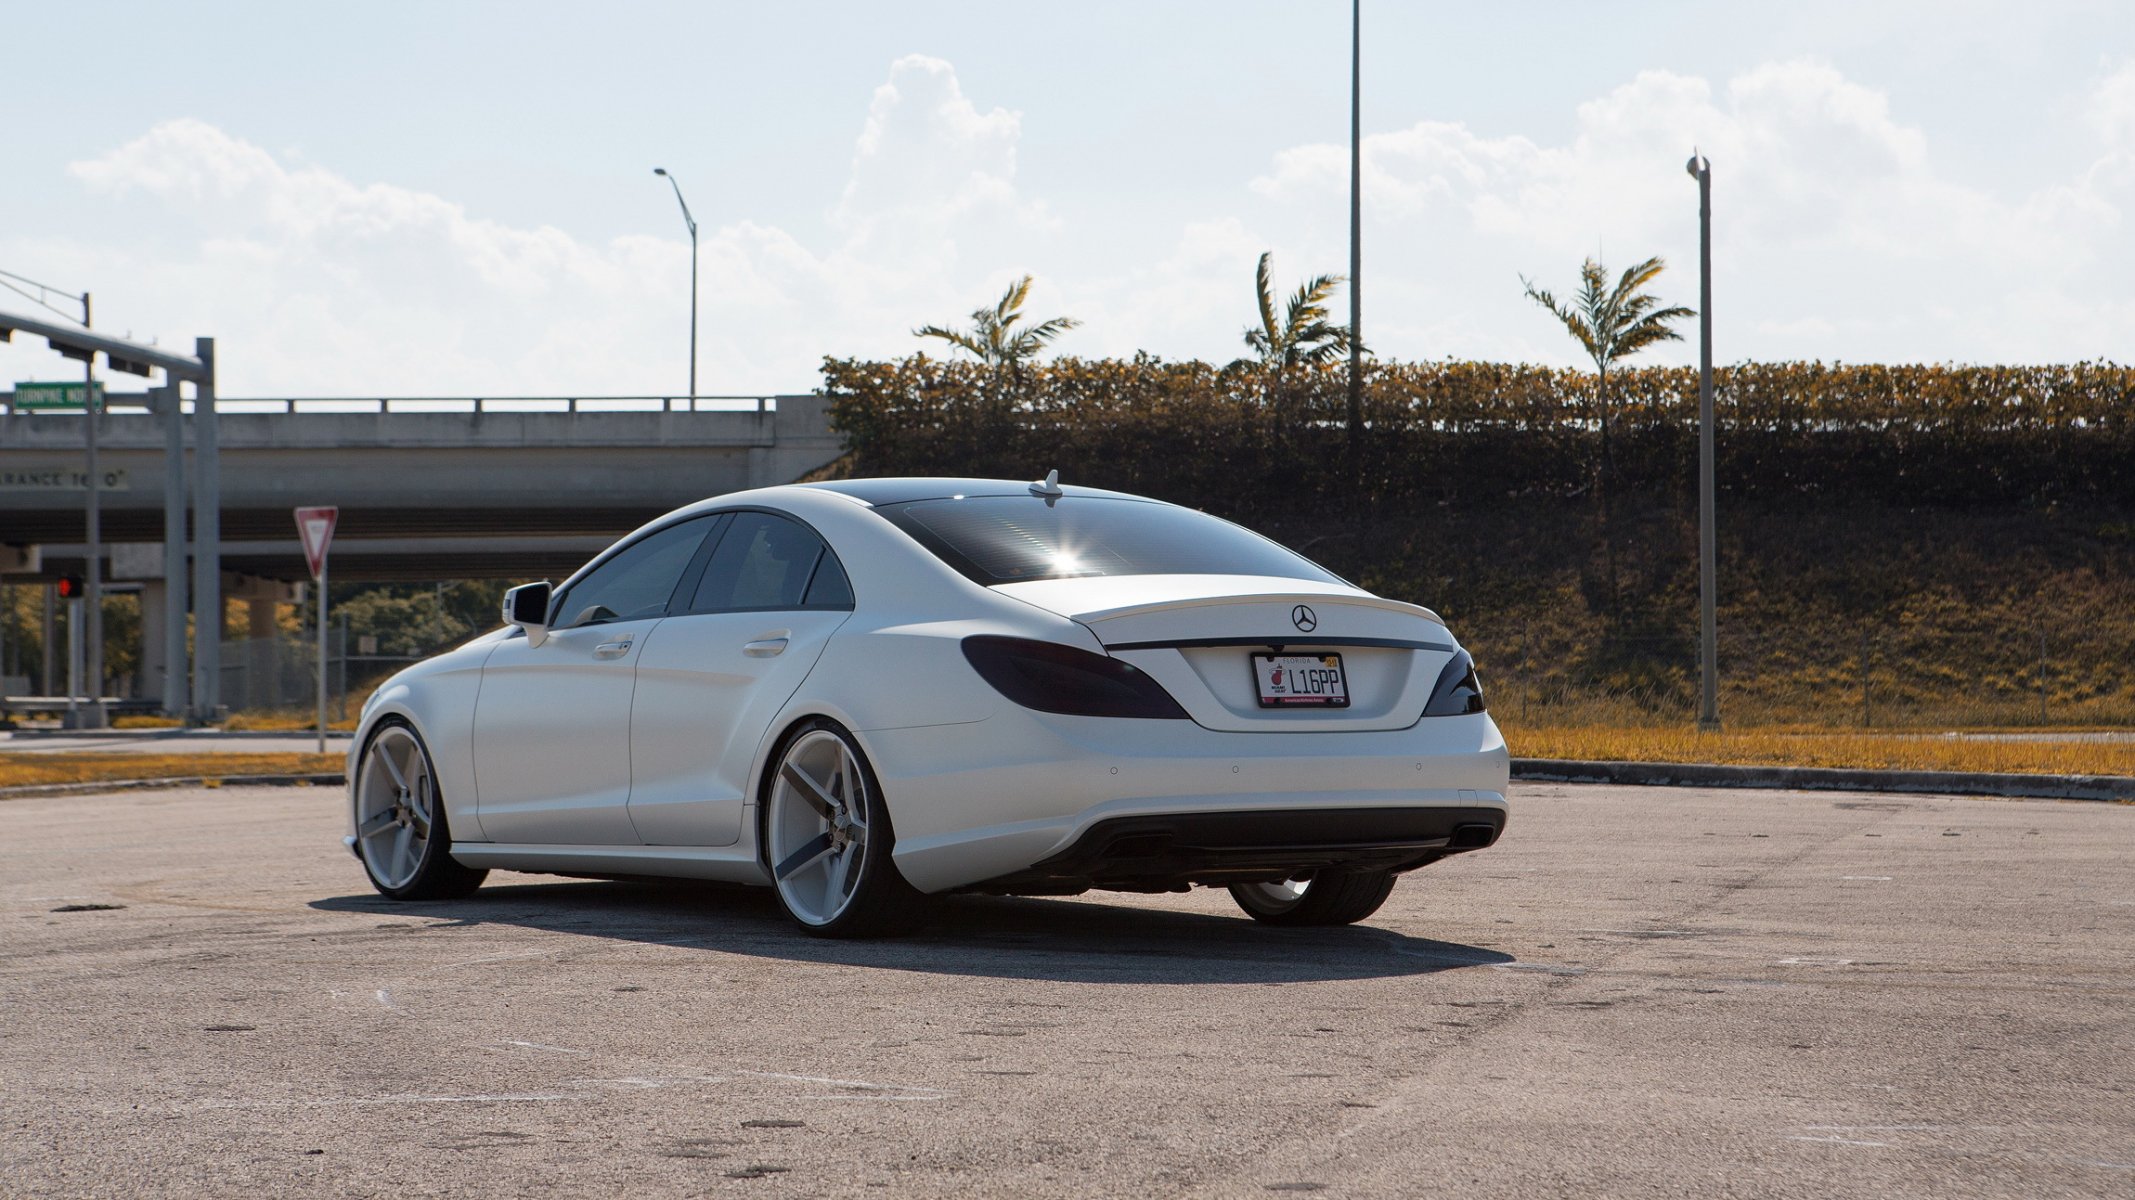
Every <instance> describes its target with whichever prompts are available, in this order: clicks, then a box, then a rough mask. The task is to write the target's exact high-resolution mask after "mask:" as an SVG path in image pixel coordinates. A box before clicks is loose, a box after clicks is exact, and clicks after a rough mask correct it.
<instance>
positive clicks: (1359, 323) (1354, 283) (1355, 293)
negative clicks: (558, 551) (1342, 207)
mask: <svg viewBox="0 0 2135 1200" xmlns="http://www.w3.org/2000/svg"><path fill="white" fill-rule="evenodd" d="M1363 67H1364V0H1350V6H1349V452H1350V457H1351V460H1352V462H1351V465H1352V467H1355V466H1358V465H1361V464H1358V463H1356V462H1355V458H1356V452H1357V447H1358V445H1359V439H1361V438H1362V437H1363V436H1364V430H1363V422H1364V157H1363V149H1364V141H1363V126H1362V118H1363V112H1364V90H1363V88H1364V85H1363Z"/></svg>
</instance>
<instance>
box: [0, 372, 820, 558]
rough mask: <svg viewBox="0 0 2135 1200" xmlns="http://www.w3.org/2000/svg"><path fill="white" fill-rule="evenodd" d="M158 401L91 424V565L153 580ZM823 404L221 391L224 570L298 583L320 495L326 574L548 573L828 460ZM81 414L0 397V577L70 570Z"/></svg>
mask: <svg viewBox="0 0 2135 1200" xmlns="http://www.w3.org/2000/svg"><path fill="white" fill-rule="evenodd" d="M9 398H11V397H10V394H8V393H0V399H9ZM159 398H160V397H159V394H156V393H151V394H148V395H142V394H135V395H133V396H123V395H113V396H112V397H111V399H110V410H109V411H108V412H107V413H106V414H105V416H104V417H103V419H102V423H101V425H100V428H99V434H98V441H99V458H100V467H101V470H100V472H99V474H100V475H101V476H102V478H103V481H104V487H103V489H102V495H101V503H100V507H101V510H102V525H103V530H102V533H103V541H104V543H105V546H106V554H107V561H108V562H109V564H110V570H109V573H108V576H107V577H108V578H112V579H115V580H119V581H124V580H127V579H150V578H160V577H161V564H162V562H163V540H164V514H165V505H164V483H165V478H166V468H167V465H168V463H169V451H168V447H167V437H166V435H167V428H166V423H165V418H164V415H163V414H160V413H158V412H156V411H154V408H153V404H152V399H159ZM827 405H828V402H827V400H826V399H825V398H824V397H821V396H771V397H746V398H734V397H726V398H719V399H704V398H700V399H698V400H696V401H695V402H692V401H690V400H687V399H682V398H661V397H650V398H644V397H638V398H631V397H623V398H600V399H592V398H587V399H571V398H558V399H547V398H536V399H527V398H519V399H479V400H405V399H390V400H386V399H378V400H221V401H219V402H217V404H216V417H217V420H216V423H217V426H218V428H219V447H218V458H219V462H220V475H221V487H220V492H221V496H220V506H219V507H220V512H221V521H220V525H221V529H220V538H219V540H218V548H219V554H220V558H221V561H222V566H223V569H224V570H225V571H226V572H235V573H239V574H242V575H245V576H249V577H253V578H257V579H263V580H275V581H284V582H295V581H299V580H302V579H305V578H307V571H306V568H305V565H304V555H303V550H302V548H301V546H299V544H298V542H297V538H296V527H295V524H294V522H293V520H292V519H291V516H290V510H291V509H292V508H294V507H296V506H298V505H309V504H331V505H337V506H339V508H340V509H341V518H340V526H339V529H338V531H337V532H336V534H335V537H334V545H333V577H334V579H336V580H340V581H348V580H420V581H428V580H438V579H471V578H494V577H504V578H520V577H526V578H540V577H543V576H549V577H556V578H560V577H561V576H562V575H564V574H567V573H568V572H569V571H571V570H573V569H575V568H576V567H577V566H578V565H579V564H581V563H583V562H584V561H585V560H586V559H587V558H588V557H590V556H591V555H592V554H593V553H595V552H596V551H598V550H600V549H601V548H602V547H604V546H606V545H607V544H608V543H609V542H611V541H613V540H614V539H615V537H616V536H617V535H619V534H621V533H624V532H627V531H628V530H630V529H632V528H634V527H636V526H637V525H639V524H641V523H643V522H644V521H646V520H648V519H649V518H651V517H654V516H657V515H658V514H660V513H662V512H665V511H667V510H669V509H671V508H674V507H676V506H678V505H681V504H685V503H688V502H689V501H692V500H699V499H702V498H704V497H706V496H712V495H717V494H719V493H721V492H729V491H737V490H740V489H743V488H750V487H761V486H766V485H770V484H777V483H790V482H792V481H793V480H795V479H797V478H799V477H801V476H802V475H805V474H807V473H808V472H810V471H813V470H815V469H817V468H819V467H822V466H824V465H825V464H827V463H829V462H831V461H832V460H833V459H835V458H836V457H837V456H838V454H839V453H840V441H839V438H838V437H837V435H836V434H834V433H832V432H831V430H830V428H829V424H828V419H827ZM184 407H185V409H186V411H187V412H188V413H190V411H191V409H192V407H193V406H192V404H191V403H190V402H187V403H186V404H185V406H184ZM83 420H84V418H83V416H82V414H80V413H79V412H38V411H32V412H23V411H16V410H15V407H14V405H13V404H12V403H9V404H7V405H6V406H5V410H4V411H0V545H4V546H5V547H7V548H8V549H7V550H0V571H5V572H6V578H7V579H8V581H10V582H29V581H31V580H35V579H54V578H58V577H59V576H60V575H61V574H67V573H76V572H79V571H80V570H81V567H82V565H83V563H84V561H85V554H84V543H85V541H86V537H85V534H84V516H83V493H84V488H85V482H84V479H85V477H84V475H83V458H82V450H83V440H84V438H83V435H84V429H83ZM195 453H196V450H195V451H188V452H187V453H186V456H185V457H186V464H185V468H186V477H187V478H191V475H192V471H193V469H194V468H193V466H192V460H193V458H194V456H195ZM191 538H192V534H191V533H190V532H189V534H188V544H187V545H188V553H190V552H192V551H193V550H196V549H197V547H196V546H194V545H193V543H192V540H191ZM30 547H37V550H36V551H35V552H34V553H30V552H28V548H30ZM10 552H12V553H10ZM9 558H12V559H13V561H14V564H15V565H14V566H13V568H12V569H10V568H9V566H8V561H9ZM32 560H34V563H35V565H34V566H32V565H31V562H32Z"/></svg>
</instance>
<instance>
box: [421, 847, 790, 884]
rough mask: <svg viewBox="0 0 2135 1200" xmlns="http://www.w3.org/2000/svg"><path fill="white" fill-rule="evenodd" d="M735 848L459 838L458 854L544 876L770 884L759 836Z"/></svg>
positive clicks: (470, 861)
mask: <svg viewBox="0 0 2135 1200" xmlns="http://www.w3.org/2000/svg"><path fill="white" fill-rule="evenodd" d="M743 841H744V843H745V844H742V845H734V846H562V845H554V846H552V845H536V844H526V843H518V844H514V843H508V842H454V843H453V844H452V857H453V858H454V859H456V860H458V861H459V862H460V863H461V864H463V865H465V866H470V867H486V868H488V869H490V870H495V871H528V872H532V873H534V874H541V875H647V876H662V877H669V878H675V879H714V880H719V881H721V882H724V883H754V884H764V885H769V884H770V882H771V879H770V877H769V876H767V875H765V874H764V869H763V865H762V864H761V863H759V862H757V861H756V847H755V845H754V841H755V839H753V838H746V839H743Z"/></svg>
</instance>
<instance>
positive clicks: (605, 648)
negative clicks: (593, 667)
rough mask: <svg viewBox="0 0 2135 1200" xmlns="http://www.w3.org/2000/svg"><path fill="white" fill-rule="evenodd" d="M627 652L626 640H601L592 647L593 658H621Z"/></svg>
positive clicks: (627, 643) (628, 649)
mask: <svg viewBox="0 0 2135 1200" xmlns="http://www.w3.org/2000/svg"><path fill="white" fill-rule="evenodd" d="M628 653H630V643H629V642H627V641H621V642H602V643H601V644H600V645H598V646H595V647H593V657H595V658H621V657H622V656H624V655H625V654H628Z"/></svg>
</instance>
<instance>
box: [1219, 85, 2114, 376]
mask: <svg viewBox="0 0 2135 1200" xmlns="http://www.w3.org/2000/svg"><path fill="white" fill-rule="evenodd" d="M2091 107H2092V117H2093V124H2094V125H2095V126H2096V127H2097V128H2098V130H2099V131H2100V133H2101V134H2102V135H2103V136H2104V138H2106V139H2123V138H2125V137H2131V136H2135V133H2130V132H2129V131H2135V68H2130V69H2128V70H2123V71H2122V72H2121V73H2119V74H2116V75H2114V76H2112V77H2111V78H2110V79H2109V80H2107V82H2106V83H2105V84H2104V85H2103V86H2102V87H2101V88H2099V89H2098V91H2097V93H2096V95H2095V96H2094V98H2093V102H2092V106H2091ZM1694 145H1695V146H1697V147H1699V148H1701V149H1702V150H1703V151H1704V152H1705V153H1706V154H1707V155H1708V156H1710V157H1711V159H1712V160H1713V163H1714V209H1715V243H1716V245H1715V252H1714V253H1715V272H1716V276H1715V278H1716V287H1717V289H1718V294H1717V296H1716V298H1715V304H1714V310H1715V316H1716V319H1717V320H1718V330H1717V332H1716V340H1717V342H1718V344H1719V350H1720V353H1721V355H1722V357H1723V358H1744V357H1758V358H1783V357H1803V358H1814V357H1822V358H1832V357H1844V358H1848V359H1853V360H1857V361H1858V360H1874V359H1916V358H1917V359H1956V360H1990V359H2003V360H2006V359H2025V358H2029V359H2045V358H2056V359H2068V358H2080V357H2093V356H2099V355H2115V354H2117V355H2118V356H2120V357H2122V358H2125V357H2127V353H2128V343H2127V331H2128V330H2129V329H2131V328H2135V322H2127V321H2125V320H2124V318H2125V317H2126V315H2127V314H2128V313H2129V311H2130V309H2129V303H2128V301H2127V300H2126V299H2125V298H2124V297H2125V290H2124V288H2123V287H2121V286H2120V285H2119V283H2118V281H2116V280H2108V279H2107V278H2105V277H2104V276H2103V275H2102V274H2101V273H2099V272H2098V271H2096V270H2095V266H2096V264H2097V263H2098V262H2099V261H2101V260H2102V259H2110V260H2117V261H2120V262H2126V261H2128V260H2129V257H2130V252H2131V251H2135V245H2131V244H2130V242H2129V238H2128V235H2127V230H2126V227H2125V225H2124V224H2123V222H2122V221H2121V212H2122V208H2123V206H2124V204H2125V202H2126V200H2127V199H2128V197H2127V196H2126V195H2125V194H2124V193H2122V194H2118V195H2116V194H2114V192H2113V191H2112V189H2111V187H2110V183H2111V180H2112V179H2114V178H2117V177H2118V176H2116V175H2114V174H2113V173H2112V172H2109V171H2108V170H2106V168H2108V167H2110V166H2111V165H2113V164H2114V163H2116V162H2118V161H2123V160H2126V161H2135V156H2131V153H2130V151H2128V150H2123V149H2119V148H2118V147H2117V145H2116V144H2115V142H2113V141H2110V140H2109V141H2106V142H2105V143H2104V144H2102V145H2101V147H2100V157H2099V158H2098V159H2097V161H2096V163H2095V164H2093V166H2092V169H2090V170H2086V171H2082V172H2072V173H2071V175H2070V177H2069V178H2067V179H2065V180H2055V181H2043V182H2039V181H2033V183H2032V184H2031V186H2022V181H2011V183H2012V184H2013V185H2016V186H2011V187H2009V188H2007V189H2005V190H2000V191H1987V190H1982V189H1979V188H1976V187H1972V186H1967V185H1964V184H1961V183H1959V182H1956V181H1954V180H1952V179H1950V178H1948V177H1946V176H1944V175H1942V174H1940V173H1938V172H1937V170H1936V167H1935V163H1934V160H1933V156H1932V153H1931V146H1930V141H1929V138H1928V137H1927V135H1926V134H1925V133H1924V132H1923V131H1922V130H1920V129H1918V128H1915V127H1912V126H1909V125H1907V124H1905V123H1903V122H1902V121H1900V120H1899V119H1898V118H1897V117H1896V116H1895V115H1894V114H1893V112H1892V109H1891V104H1890V102H1889V100H1888V98H1886V97H1885V96H1884V95H1882V94H1881V93H1879V92H1877V91H1875V90H1873V89H1870V88H1867V87H1864V86H1862V85H1860V84H1858V83H1856V82H1853V81H1850V80H1848V79H1847V78H1845V77H1844V76H1843V75H1841V74H1840V73H1839V72H1838V71H1836V70H1835V69H1833V68H1831V67H1829V66H1827V65H1824V64H1820V63H1815V62H1785V63H1770V64H1765V65H1762V66H1759V67H1757V68H1755V69H1753V70H1750V71H1747V72H1745V73H1743V74H1741V75H1739V76H1737V77H1736V78H1734V79H1732V80H1729V81H1728V82H1727V84H1726V85H1725V87H1724V89H1721V91H1720V95H1719V97H1716V96H1715V93H1714V89H1713V87H1712V86H1711V85H1710V84H1709V83H1708V82H1706V81H1704V80H1701V79H1696V78H1690V77H1686V76H1681V75H1675V74H1671V73H1667V72H1660V71H1648V72H1643V73H1641V74H1639V75H1638V76H1637V77H1636V78H1634V79H1633V80H1631V81H1630V82H1629V83H1626V84H1624V85H1622V86H1621V87H1618V88H1616V89H1614V90H1613V91H1611V92H1610V93H1608V94H1607V95H1605V96H1602V97H1599V98H1597V99H1595V100H1592V101H1590V102H1588V103H1586V104H1584V105H1582V106H1580V108H1579V112H1578V122H1577V129H1576V132H1575V134H1574V135H1573V136H1572V137H1571V138H1570V139H1569V140H1568V141H1566V142H1565V143H1563V144H1561V145H1544V144H1538V143H1536V142H1534V141H1532V140H1530V139H1528V138H1525V137H1520V136H1505V137H1494V138H1493V137H1485V136H1481V135H1478V134H1476V133H1474V132H1472V131H1471V130H1469V129H1467V128H1466V127H1465V126H1463V125H1460V124H1455V123H1447V122H1435V121H1426V122H1419V123H1418V124H1416V125H1414V126H1412V127H1410V128H1408V129H1403V130H1398V131H1394V132H1390V133H1384V134H1378V135H1373V136H1371V137H1368V138H1366V140H1365V175H1366V183H1365V195H1366V203H1367V208H1368V217H1367V220H1368V222H1369V225H1368V229H1369V244H1368V248H1367V255H1368V257H1367V260H1366V262H1367V277H1366V280H1365V282H1366V289H1367V290H1366V323H1365V333H1366V335H1367V340H1373V341H1375V342H1376V343H1377V346H1378V348H1379V349H1380V350H1381V351H1382V352H1387V351H1391V352H1393V353H1396V354H1404V355H1416V354H1429V355H1439V354H1446V353H1452V354H1456V355H1469V354H1488V353H1490V352H1491V351H1489V350H1486V349H1484V348H1483V346H1484V345H1492V346H1495V347H1499V348H1502V349H1503V350H1510V351H1512V352H1513V353H1515V354H1519V355H1532V356H1536V357H1541V358H1546V359H1549V360H1553V361H1560V362H1569V361H1572V360H1573V351H1572V348H1571V347H1570V345H1569V343H1560V342H1559V341H1558V340H1557V338H1556V337H1554V336H1553V333H1554V331H1553V330H1552V329H1551V328H1550V327H1549V326H1548V323H1547V320H1546V318H1544V317H1543V316H1542V314H1540V313H1538V312H1534V311H1532V310H1528V309H1526V308H1525V301H1524V300H1522V299H1521V298H1520V297H1519V295H1518V290H1517V286H1516V280H1515V279H1514V275H1515V273H1517V272H1527V273H1531V274H1534V275H1537V276H1540V277H1544V278H1548V279H1552V280H1562V279H1565V278H1569V277H1570V276H1571V274H1572V272H1573V269H1574V268H1575V267H1576V265H1577V262H1578V260H1579V258H1581V257H1583V256H1586V255H1589V254H1595V253H1597V252H1600V253H1602V254H1603V257H1604V258H1605V259H1606V260H1607V261H1609V262H1612V263H1615V264H1617V265H1619V266H1620V265H1625V264H1628V263H1629V262H1631V261H1633V260H1635V259H1637V258H1643V257H1645V256H1647V255H1649V254H1655V253H1659V254H1663V255H1665V256H1666V257H1667V258H1668V259H1669V261H1670V263H1671V265H1672V266H1673V267H1674V268H1675V270H1674V272H1673V273H1671V274H1670V275H1668V276H1665V277H1664V278H1663V283H1662V289H1663V291H1664V292H1666V293H1667V294H1670V295H1671V296H1673V297H1677V298H1684V297H1688V296H1690V295H1693V294H1694V288H1695V276H1694V274H1693V272H1694V271H1695V267H1696V262H1697V259H1696V240H1695V238H1696V197H1695V191H1694V186H1693V185H1692V183H1691V182H1690V180H1689V179H1688V177H1687V176H1685V175H1684V174H1682V173H1681V171H1682V168H1681V164H1682V162H1683V161H1684V160H1685V159H1686V158H1687V157H1688V156H1689V152H1690V149H1691V147H1692V146H1694ZM1253 187H1254V189H1255V190H1256V191H1257V192H1259V193H1260V194H1262V195H1264V196H1266V197H1268V198H1269V199H1271V200H1273V201H1276V202H1279V203H1281V204H1284V205H1289V206H1304V205H1311V206H1314V207H1324V206H1325V205H1326V204H1328V203H1329V202H1330V200H1331V198H1332V197H1333V196H1334V195H1335V194H1336V193H1340V192H1343V191H1346V188H1347V156H1346V148H1345V147H1342V146H1338V145H1315V146H1302V147H1296V148H1293V149H1290V150H1287V151H1284V152H1283V153H1281V154H1278V155H1277V156H1276V157H1275V160H1274V163H1273V165H1272V169H1271V170H1270V171H1269V172H1268V173H1267V174H1266V175H1264V176H1262V177H1261V178H1259V179H1257V180H1255V181H1254V184H1253ZM1317 249H1318V252H1319V253H1321V254H1327V253H1329V252H1337V253H1338V252H1339V251H1338V247H1337V246H1336V245H1335V244H1334V243H1333V239H1331V238H1323V239H1321V242H1320V244H1319V247H1318V248H1317ZM1375 261H1376V262H1377V263H1379V264H1381V266H1380V268H1379V269H1378V270H1376V271H1372V270H1371V264H1372V263H1373V262H1375ZM1375 310H1376V311H1378V312H1380V313H1382V314H1386V316H1385V317H1384V318H1383V319H1382V321H1381V323H1380V333H1378V334H1376V335H1375V334H1374V331H1373V330H1374V325H1373V320H1372V318H1371V314H1372V312H1373V311H1375ZM2048 314H2051V315H2048ZM1419 317H1420V318H1421V319H1418V318H1419ZM2116 322H2117V323H2116ZM1389 326H1391V328H1392V330H1393V332H1394V334H1395V335H1396V338H1398V337H1399V335H1401V334H1403V333H1404V332H1406V331H1410V330H1418V331H1421V330H1430V329H1434V328H1435V329H1436V330H1437V331H1438V332H1439V334H1440V335H1441V337H1447V336H1449V335H1457V337H1455V338H1454V340H1451V341H1429V342H1424V343H1422V344H1416V343H1410V344H1407V345H1403V344H1400V343H1399V341H1397V340H1396V338H1390V337H1388V336H1387V333H1386V331H1387V329H1388V327H1389ZM1523 328H1524V329H1526V330H1531V331H1532V332H1531V334H1529V333H1523V332H1521V331H1522V330H1523ZM1687 353H1688V348H1687V347H1678V348H1671V349H1670V350H1668V351H1665V352H1664V353H1663V354H1662V356H1661V357H1663V358H1667V357H1670V356H1674V357H1677V358H1681V357H1683V356H1685V355H1687Z"/></svg>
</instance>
